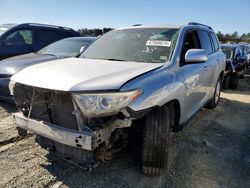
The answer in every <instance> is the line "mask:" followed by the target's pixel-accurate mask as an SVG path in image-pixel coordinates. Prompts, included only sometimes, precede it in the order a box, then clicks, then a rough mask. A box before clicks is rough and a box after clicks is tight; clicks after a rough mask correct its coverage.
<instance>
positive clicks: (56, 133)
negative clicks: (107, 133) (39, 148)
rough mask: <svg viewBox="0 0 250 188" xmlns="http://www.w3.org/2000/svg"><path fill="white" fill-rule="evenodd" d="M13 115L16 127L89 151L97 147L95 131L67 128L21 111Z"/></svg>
mask: <svg viewBox="0 0 250 188" xmlns="http://www.w3.org/2000/svg"><path fill="white" fill-rule="evenodd" d="M12 116H13V121H14V123H15V124H16V127H20V128H22V129H25V130H28V131H31V132H33V133H35V134H37V135H40V136H43V137H45V138H48V139H50V140H53V141H55V142H58V143H61V144H65V145H68V146H72V147H75V148H79V149H83V150H88V151H93V150H94V149H95V148H96V147H97V136H96V133H95V132H91V131H85V132H79V131H75V130H71V129H67V128H64V127H61V126H58V125H55V124H52V123H48V122H44V121H38V120H34V119H30V118H27V117H25V116H24V115H23V114H22V113H20V112H18V113H13V114H12Z"/></svg>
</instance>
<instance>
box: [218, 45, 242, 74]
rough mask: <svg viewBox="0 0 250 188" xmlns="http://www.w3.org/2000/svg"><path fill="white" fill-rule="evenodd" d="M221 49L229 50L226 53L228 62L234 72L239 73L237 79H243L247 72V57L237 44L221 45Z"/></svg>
mask: <svg viewBox="0 0 250 188" xmlns="http://www.w3.org/2000/svg"><path fill="white" fill-rule="evenodd" d="M221 47H222V49H231V51H230V52H229V51H226V53H228V54H227V57H228V60H230V61H232V63H233V65H234V66H235V70H236V71H237V72H238V73H239V77H240V78H243V77H244V76H245V74H246V71H247V57H246V54H245V52H244V51H243V48H242V47H241V46H240V45H239V44H222V45H221ZM224 51H225V50H224ZM231 52H232V53H231ZM230 53H231V54H230ZM229 54H230V56H229Z"/></svg>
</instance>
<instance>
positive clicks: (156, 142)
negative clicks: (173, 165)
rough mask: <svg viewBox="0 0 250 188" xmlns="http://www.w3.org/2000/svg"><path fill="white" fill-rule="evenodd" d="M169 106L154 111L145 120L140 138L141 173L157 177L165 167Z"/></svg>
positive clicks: (169, 125)
mask: <svg viewBox="0 0 250 188" xmlns="http://www.w3.org/2000/svg"><path fill="white" fill-rule="evenodd" d="M171 111H172V112H173V111H174V109H171V110H170V107H169V105H165V106H163V107H161V108H157V109H154V110H153V111H151V112H150V113H149V114H148V115H147V116H146V118H145V125H144V130H143V138H142V171H143V173H144V174H145V175H148V176H159V175H160V174H162V172H163V170H164V169H165V167H166V166H167V161H168V148H169V143H170V136H169V134H170V127H171V122H173V121H174V120H171V117H172V118H174V116H173V115H171V114H170V112H171Z"/></svg>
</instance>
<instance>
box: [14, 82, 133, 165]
mask: <svg viewBox="0 0 250 188" xmlns="http://www.w3.org/2000/svg"><path fill="white" fill-rule="evenodd" d="M13 94H14V102H15V104H16V106H17V108H18V111H19V113H20V112H21V114H22V116H23V117H21V116H20V115H18V114H16V115H15V114H14V115H13V117H14V121H15V123H16V124H17V127H18V126H20V127H19V128H21V129H26V130H29V131H31V132H35V133H36V134H37V135H38V136H37V142H38V143H39V144H40V145H41V146H42V147H44V148H47V149H49V150H50V151H53V152H56V154H57V155H59V156H61V157H63V158H64V159H67V160H71V162H73V163H77V164H78V165H80V166H82V167H84V168H85V169H91V168H92V166H93V165H94V163H95V158H98V159H101V160H110V159H112V153H113V152H115V151H117V150H119V149H118V148H120V147H125V146H126V143H127V136H128V135H127V133H126V129H124V128H127V127H130V126H131V124H132V121H131V120H130V119H129V118H126V117H125V116H124V114H122V113H118V114H116V115H112V116H107V117H95V118H87V117H84V115H83V114H82V113H81V110H80V108H79V107H78V106H77V104H76V103H75V101H74V99H73V97H72V96H71V94H70V93H68V92H62V91H54V90H48V89H42V88H36V87H31V86H26V85H22V84H16V85H15V87H14V90H13ZM27 120H29V121H27ZM32 121H33V123H32ZM67 138H68V139H69V140H67Z"/></svg>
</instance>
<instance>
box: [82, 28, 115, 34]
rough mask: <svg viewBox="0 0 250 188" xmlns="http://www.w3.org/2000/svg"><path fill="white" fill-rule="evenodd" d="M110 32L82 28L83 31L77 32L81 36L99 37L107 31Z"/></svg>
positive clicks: (105, 29)
mask: <svg viewBox="0 0 250 188" xmlns="http://www.w3.org/2000/svg"><path fill="white" fill-rule="evenodd" d="M110 30H112V28H103V29H87V28H83V29H79V30H78V32H79V33H80V34H81V35H82V36H99V35H102V34H104V33H106V32H108V31H110Z"/></svg>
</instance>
